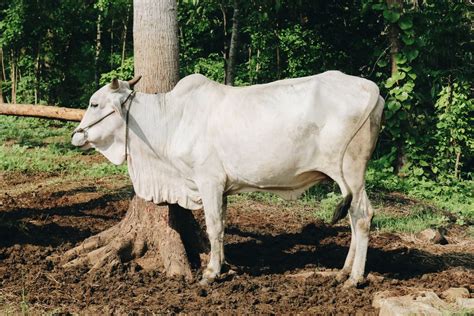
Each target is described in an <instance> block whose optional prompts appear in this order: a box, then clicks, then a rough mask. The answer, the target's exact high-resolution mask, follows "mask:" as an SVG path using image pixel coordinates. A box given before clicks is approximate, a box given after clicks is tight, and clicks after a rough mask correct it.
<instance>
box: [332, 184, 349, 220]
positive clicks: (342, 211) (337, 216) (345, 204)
mask: <svg viewBox="0 0 474 316" xmlns="http://www.w3.org/2000/svg"><path fill="white" fill-rule="evenodd" d="M351 203H352V192H350V191H349V194H347V195H346V196H345V197H344V200H342V201H341V202H339V204H338V205H337V206H336V209H335V210H334V213H333V214H332V219H331V225H334V224H336V223H337V222H338V221H339V220H341V219H343V218H344V217H346V216H347V213H348V212H349V208H350V207H351Z"/></svg>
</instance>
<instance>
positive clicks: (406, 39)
mask: <svg viewBox="0 0 474 316" xmlns="http://www.w3.org/2000/svg"><path fill="white" fill-rule="evenodd" d="M402 41H403V43H405V44H406V45H413V44H414V43H415V39H414V38H413V37H411V36H408V35H405V34H402Z"/></svg>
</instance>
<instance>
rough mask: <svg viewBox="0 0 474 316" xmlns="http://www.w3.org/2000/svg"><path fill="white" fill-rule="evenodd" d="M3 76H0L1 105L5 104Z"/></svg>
mask: <svg viewBox="0 0 474 316" xmlns="http://www.w3.org/2000/svg"><path fill="white" fill-rule="evenodd" d="M2 82H3V81H2V76H0V104H3V91H2V85H3V84H2Z"/></svg>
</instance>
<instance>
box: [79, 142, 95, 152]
mask: <svg viewBox="0 0 474 316" xmlns="http://www.w3.org/2000/svg"><path fill="white" fill-rule="evenodd" d="M90 148H92V146H91V144H90V143H89V142H88V141H86V142H85V143H84V145H82V146H79V149H80V150H87V149H90Z"/></svg>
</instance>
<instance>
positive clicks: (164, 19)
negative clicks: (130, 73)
mask: <svg viewBox="0 0 474 316" xmlns="http://www.w3.org/2000/svg"><path fill="white" fill-rule="evenodd" d="M133 5H134V10H133V12H134V15H133V46H134V52H135V54H134V58H135V59H134V60H135V74H137V75H141V76H142V79H141V80H140V81H139V82H138V84H137V85H136V86H135V89H136V90H138V91H141V92H146V93H158V92H166V91H170V90H171V89H172V88H173V87H174V85H175V84H176V83H177V82H178V80H179V68H178V22H177V18H176V16H177V8H176V1H175V0H159V1H158V0H156V1H153V0H134V2H133Z"/></svg>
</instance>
